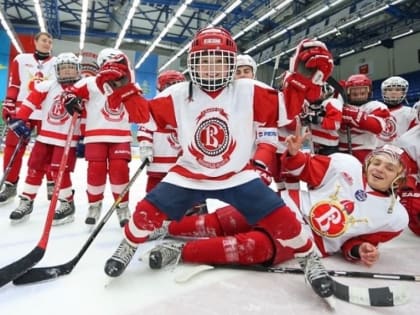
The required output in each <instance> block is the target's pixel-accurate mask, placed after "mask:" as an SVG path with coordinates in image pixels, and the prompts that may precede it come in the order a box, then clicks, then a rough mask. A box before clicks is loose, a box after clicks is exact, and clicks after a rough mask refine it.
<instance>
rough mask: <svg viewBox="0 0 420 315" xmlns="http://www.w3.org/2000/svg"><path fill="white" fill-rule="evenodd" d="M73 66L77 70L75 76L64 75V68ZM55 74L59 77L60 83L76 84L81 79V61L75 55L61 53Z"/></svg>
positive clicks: (55, 66)
mask: <svg viewBox="0 0 420 315" xmlns="http://www.w3.org/2000/svg"><path fill="white" fill-rule="evenodd" d="M64 65H66V68H67V69H68V65H73V69H74V70H75V71H74V73H73V74H67V73H66V74H63V73H62V71H61V70H62V66H64ZM54 69H55V74H56V76H57V81H58V82H60V83H74V82H76V81H78V80H79V79H80V61H79V58H78V57H77V56H76V55H75V54H73V53H70V52H69V53H61V54H59V55H58V56H57V58H56V60H55V63H54Z"/></svg>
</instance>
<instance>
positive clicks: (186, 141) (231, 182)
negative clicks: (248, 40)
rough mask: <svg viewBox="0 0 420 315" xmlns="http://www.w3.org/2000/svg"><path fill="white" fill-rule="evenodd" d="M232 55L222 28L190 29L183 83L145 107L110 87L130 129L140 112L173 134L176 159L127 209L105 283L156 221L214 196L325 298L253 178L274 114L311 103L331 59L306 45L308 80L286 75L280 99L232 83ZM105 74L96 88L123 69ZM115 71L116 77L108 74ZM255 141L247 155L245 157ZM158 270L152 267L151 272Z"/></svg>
mask: <svg viewBox="0 0 420 315" xmlns="http://www.w3.org/2000/svg"><path fill="white" fill-rule="evenodd" d="M236 51H237V48H236V44H235V42H234V40H233V39H232V36H231V35H230V33H229V32H227V31H226V30H225V29H223V28H218V27H210V28H206V29H203V30H200V31H198V32H197V34H196V35H195V37H194V39H193V40H192V45H191V47H190V50H189V53H188V69H189V73H190V78H191V80H192V81H191V82H183V83H180V84H177V85H174V86H172V87H169V88H168V89H166V90H165V91H164V92H163V93H161V94H159V95H158V96H157V97H156V98H155V99H153V100H151V101H146V100H145V99H144V98H142V97H141V95H140V94H139V93H138V92H137V91H136V89H135V88H134V86H132V85H131V86H130V85H125V86H122V87H120V88H117V89H115V90H114V93H112V94H111V95H110V96H109V97H108V100H109V101H110V102H114V101H115V104H118V103H119V102H121V101H123V102H124V103H125V106H126V108H127V110H128V111H129V112H130V117H131V119H132V120H134V121H137V122H143V121H144V120H147V119H148V118H149V117H148V115H149V112H148V109H149V110H150V113H151V116H152V117H153V121H154V122H155V123H156V124H157V125H158V126H160V127H164V126H168V127H171V128H175V129H176V131H177V135H178V141H179V143H180V145H181V149H182V154H181V156H180V157H179V159H178V160H177V162H176V164H175V165H174V166H173V167H172V168H171V169H170V171H169V172H168V174H167V176H165V178H164V179H163V180H162V182H160V183H159V184H158V185H157V186H156V187H155V189H153V190H152V191H151V192H149V193H148V194H147V195H146V197H145V198H144V199H143V200H141V201H140V202H139V203H138V204H137V207H136V210H135V212H134V214H133V216H132V218H131V219H130V221H129V223H128V224H127V225H126V226H125V228H124V234H125V238H124V239H123V240H122V242H121V244H120V245H119V246H118V248H117V250H116V251H115V253H114V254H113V255H112V257H111V258H110V259H109V260H108V261H107V262H106V265H105V272H106V274H107V275H109V276H111V277H117V276H120V275H121V274H122V273H123V272H124V270H125V268H126V267H127V265H128V263H129V262H130V261H131V259H132V257H133V255H134V253H135V251H136V249H137V247H138V245H139V244H141V243H143V242H145V241H146V240H147V239H148V236H149V235H150V234H151V233H152V232H153V231H154V230H155V229H157V228H160V227H161V226H162V223H163V221H164V220H166V219H168V218H170V219H173V220H179V219H180V218H182V217H183V215H184V213H185V211H186V210H187V209H188V208H190V207H191V206H193V205H194V204H195V203H197V202H199V201H201V200H203V199H205V198H215V199H219V200H222V201H224V202H227V203H229V204H231V205H233V206H234V207H235V208H237V209H239V211H241V213H242V214H243V215H244V216H245V218H246V220H247V222H248V223H249V224H256V226H258V228H259V229H260V230H261V231H255V233H258V234H259V235H261V239H263V242H269V243H270V242H274V243H275V244H276V247H279V248H280V247H281V248H284V249H285V251H287V252H288V253H289V255H286V256H287V257H286V256H285V257H284V259H290V258H292V257H298V258H299V260H300V263H301V265H302V268H303V269H304V270H305V274H306V278H307V279H308V281H309V283H311V285H312V287H313V289H314V290H315V291H316V293H317V294H318V295H320V296H322V297H330V296H332V294H333V282H332V279H331V278H330V277H329V275H328V274H327V272H326V270H325V268H324V267H323V266H322V264H321V262H320V260H319V257H318V256H317V255H316V254H315V252H314V251H313V248H314V246H313V243H312V241H311V239H310V238H309V237H308V235H306V234H305V233H303V229H302V225H301V223H300V222H299V221H298V220H297V219H296V216H295V214H294V213H293V212H292V211H291V210H290V209H289V208H288V207H287V206H286V205H285V204H284V202H283V200H282V199H281V198H280V197H279V196H278V195H277V194H276V193H275V192H274V191H273V190H271V189H270V188H269V187H267V186H266V185H265V184H264V183H263V182H262V181H261V180H260V179H259V175H258V173H257V172H256V171H255V170H258V172H261V173H266V170H265V169H264V167H263V165H264V164H265V165H269V164H270V163H271V159H272V158H273V156H274V153H275V150H276V146H277V120H278V118H279V111H280V112H281V115H283V114H284V115H286V114H288V117H290V118H291V117H294V116H295V115H297V114H298V113H299V111H300V110H301V108H302V103H303V101H304V99H305V98H306V99H309V101H313V100H314V99H316V98H318V97H319V96H320V93H321V87H320V84H321V83H322V82H321V81H324V80H326V79H327V78H328V77H329V76H330V75H331V72H332V69H333V62H332V56H331V54H330V53H329V51H328V50H325V49H323V48H322V47H321V46H320V45H319V42H317V41H307V42H306V43H305V45H302V46H301V49H300V51H298V61H299V62H301V63H303V65H304V66H305V67H308V68H312V69H314V70H315V71H316V74H317V79H318V80H316V79H315V77H305V76H303V75H302V74H300V73H297V72H296V73H294V74H291V76H290V77H289V81H287V82H286V86H285V90H284V92H283V93H278V91H276V90H274V89H272V88H270V87H269V86H267V85H265V84H263V83H260V82H258V81H253V80H233V76H234V72H235V69H236ZM107 68H109V69H112V70H113V73H112V74H111V72H109V71H108V72H106V73H104V75H103V76H102V80H103V81H104V82H105V84H108V83H106V82H113V81H114V80H117V79H118V78H121V77H124V76H125V75H124V73H123V72H124V71H123V70H124V67H122V66H120V65H118V64H109V65H108V67H107ZM119 70H121V74H120V75H117V72H118V71H119ZM125 71H127V70H125ZM312 80H314V82H313V81H312ZM110 85H112V84H110ZM283 101H285V102H286V103H287V104H288V107H287V112H286V108H285V107H283V106H280V109H279V102H281V104H283ZM290 118H289V119H290ZM254 127H255V128H257V132H256V130H255V129H254ZM256 135H257V139H255V138H256ZM255 143H256V144H257V149H256V151H255V153H254V155H253V156H251V151H252V148H253V146H254V144H255ZM255 161H256V163H255ZM262 231H264V232H262ZM257 247H258V246H257ZM178 252H179V248H173V250H169V251H168V252H167V253H165V254H164V255H165V256H166V254H169V256H172V257H173V259H175V257H178V256H179V254H178ZM166 262H167V259H164V260H161V261H156V266H157V267H161V266H163V265H165V264H166Z"/></svg>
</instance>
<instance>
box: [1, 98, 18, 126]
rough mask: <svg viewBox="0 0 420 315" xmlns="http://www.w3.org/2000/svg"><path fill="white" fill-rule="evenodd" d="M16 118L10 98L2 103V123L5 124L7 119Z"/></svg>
mask: <svg viewBox="0 0 420 315" xmlns="http://www.w3.org/2000/svg"><path fill="white" fill-rule="evenodd" d="M15 116H16V104H15V102H14V101H13V100H11V99H10V98H6V99H5V100H4V101H3V109H2V117H3V121H4V122H5V123H7V121H8V120H9V119H14V118H15Z"/></svg>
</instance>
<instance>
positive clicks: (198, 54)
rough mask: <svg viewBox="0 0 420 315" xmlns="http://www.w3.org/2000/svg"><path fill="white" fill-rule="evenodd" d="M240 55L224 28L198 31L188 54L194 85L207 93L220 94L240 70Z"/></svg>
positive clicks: (189, 68)
mask: <svg viewBox="0 0 420 315" xmlns="http://www.w3.org/2000/svg"><path fill="white" fill-rule="evenodd" d="M236 52H237V47H236V43H235V41H234V40H233V38H232V36H231V34H230V33H229V32H228V31H227V30H225V29H224V28H222V27H210V28H205V29H202V30H200V31H198V32H197V34H196V35H195V37H194V39H193V40H192V43H191V47H190V50H189V53H188V70H189V72H190V77H191V80H192V82H193V83H194V84H197V85H199V86H200V87H201V88H202V89H203V90H205V91H217V90H219V89H221V88H223V87H225V86H227V85H228V84H229V83H230V82H231V81H232V80H233V75H234V73H235V70H236V69H235V68H236V66H235V65H236ZM216 59H218V60H217V62H216Z"/></svg>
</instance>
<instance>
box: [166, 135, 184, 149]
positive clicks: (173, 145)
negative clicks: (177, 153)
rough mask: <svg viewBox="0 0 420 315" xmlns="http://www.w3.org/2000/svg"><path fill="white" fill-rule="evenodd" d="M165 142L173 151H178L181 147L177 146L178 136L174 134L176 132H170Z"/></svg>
mask: <svg viewBox="0 0 420 315" xmlns="http://www.w3.org/2000/svg"><path fill="white" fill-rule="evenodd" d="M166 140H167V141H168V143H169V145H170V146H171V148H172V149H174V150H180V149H181V146H180V145H179V141H178V135H177V133H176V131H171V132H170V133H168V136H167V137H166Z"/></svg>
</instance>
